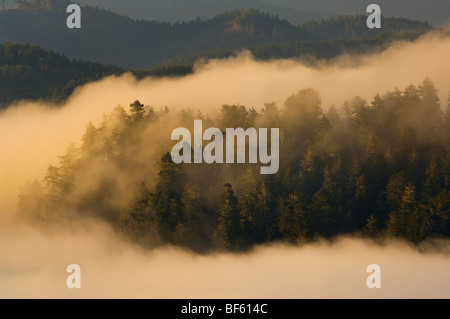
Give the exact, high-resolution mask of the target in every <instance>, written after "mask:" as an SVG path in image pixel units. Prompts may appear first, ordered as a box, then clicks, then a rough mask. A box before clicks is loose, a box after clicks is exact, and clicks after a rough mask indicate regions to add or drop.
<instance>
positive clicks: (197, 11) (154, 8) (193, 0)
mask: <svg viewBox="0 0 450 319" xmlns="http://www.w3.org/2000/svg"><path fill="white" fill-rule="evenodd" d="M76 2H77V3H79V4H80V5H84V6H92V7H96V6H97V7H99V8H103V9H107V10H111V11H113V12H116V13H120V14H123V15H126V16H128V17H130V18H133V19H141V20H158V21H169V22H176V21H191V20H194V19H196V18H197V17H199V18H200V19H209V18H213V17H214V16H216V15H217V14H220V13H222V12H225V11H233V10H236V9H242V8H255V9H258V10H260V11H262V12H269V13H271V14H274V15H279V16H280V17H281V18H286V19H287V20H288V21H289V22H290V23H292V24H300V23H304V22H306V21H310V20H313V19H321V18H328V17H331V16H333V14H322V13H318V12H314V10H310V11H304V10H301V9H292V8H289V7H282V6H279V5H277V3H276V2H274V3H272V4H268V3H265V2H264V1H261V0H126V1H125V0H77V1H76Z"/></svg>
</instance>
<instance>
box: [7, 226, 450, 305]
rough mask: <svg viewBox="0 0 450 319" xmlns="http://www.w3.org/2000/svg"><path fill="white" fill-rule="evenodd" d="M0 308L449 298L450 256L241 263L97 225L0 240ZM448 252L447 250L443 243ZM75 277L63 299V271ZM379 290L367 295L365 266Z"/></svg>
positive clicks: (403, 250) (321, 253) (320, 249)
mask: <svg viewBox="0 0 450 319" xmlns="http://www.w3.org/2000/svg"><path fill="white" fill-rule="evenodd" d="M0 240H1V243H2V245H1V246H0V256H1V259H0V287H1V288H0V298H16V297H21V298H449V297H450V287H449V285H448V282H449V281H450V272H449V271H448V269H449V267H450V255H449V254H446V255H444V254H438V253H427V254H421V253H419V252H417V250H414V249H412V248H411V247H409V246H407V245H406V244H401V243H390V244H389V245H387V246H384V247H383V246H376V245H373V244H370V243H368V242H364V241H361V240H356V239H348V238H347V239H341V240H338V241H336V242H334V243H333V244H329V243H317V244H313V245H307V246H303V247H287V246H281V245H271V246H267V247H259V248H256V249H255V250H253V251H252V252H250V253H246V254H238V255H233V254H215V255H208V256H198V255H192V254H190V253H187V252H185V251H181V250H178V249H175V248H160V249H157V250H153V251H150V252H149V251H143V250H141V249H140V248H138V247H135V246H130V245H128V244H125V243H124V242H123V241H120V240H119V239H117V237H116V236H115V234H113V233H112V231H111V230H109V229H108V228H106V227H103V226H101V225H92V224H90V225H86V224H85V225H83V228H79V229H78V230H76V231H73V230H72V231H71V232H68V233H64V234H63V233H61V232H59V233H56V234H55V233H53V234H52V235H48V234H47V235H43V234H42V233H37V232H35V231H33V230H31V229H27V228H20V229H15V230H14V232H13V233H11V232H8V231H7V230H6V231H2V232H1V234H0ZM442 244H443V245H447V247H448V242H447V243H442ZM73 263H76V264H78V265H79V266H80V267H81V289H68V288H67V287H66V279H67V276H69V273H66V267H67V266H68V265H69V264H73ZM374 263H375V264H378V265H379V266H380V267H381V288H380V289H369V288H367V286H366V279H367V277H368V276H369V275H370V274H369V273H367V272H366V268H367V266H368V265H369V264H374Z"/></svg>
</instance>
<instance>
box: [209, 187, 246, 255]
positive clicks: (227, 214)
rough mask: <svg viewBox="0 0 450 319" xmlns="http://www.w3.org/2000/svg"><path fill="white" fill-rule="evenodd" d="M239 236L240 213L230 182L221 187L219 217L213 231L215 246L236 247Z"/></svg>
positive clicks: (222, 247)
mask: <svg viewBox="0 0 450 319" xmlns="http://www.w3.org/2000/svg"><path fill="white" fill-rule="evenodd" d="M239 237H240V215H239V207H238V200H237V198H236V196H235V195H234V192H233V188H232V186H231V184H229V183H227V184H225V185H223V187H222V193H221V194H220V199H219V218H218V223H217V228H216V231H215V233H214V239H215V243H216V247H217V248H219V249H232V250H235V249H238V248H239V247H238V246H237V245H238V243H239V239H240V238H239Z"/></svg>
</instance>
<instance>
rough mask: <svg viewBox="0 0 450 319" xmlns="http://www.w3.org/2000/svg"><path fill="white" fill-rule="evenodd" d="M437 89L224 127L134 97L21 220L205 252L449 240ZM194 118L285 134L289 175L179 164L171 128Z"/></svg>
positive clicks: (315, 100) (273, 112)
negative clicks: (99, 228)
mask: <svg viewBox="0 0 450 319" xmlns="http://www.w3.org/2000/svg"><path fill="white" fill-rule="evenodd" d="M436 92H437V89H436V88H435V86H434V84H433V83H432V81H431V80H430V79H428V78H427V79H425V80H424V81H423V82H422V83H421V84H420V85H413V84H411V85H409V86H407V87H405V88H404V89H403V90H399V89H394V90H392V91H389V92H385V93H381V94H377V95H376V96H375V97H373V99H372V101H370V102H367V101H365V100H363V99H362V98H360V97H353V98H351V99H349V100H348V101H347V102H345V103H344V105H343V106H342V108H339V109H337V108H335V107H328V106H326V111H324V108H323V107H322V103H321V97H320V94H319V92H316V91H315V90H313V89H302V90H300V91H299V92H297V93H296V94H293V95H292V96H289V97H287V98H286V100H285V102H284V103H283V105H276V104H275V103H266V104H265V105H264V106H261V107H262V109H261V110H260V111H257V110H255V109H254V108H247V107H245V106H243V105H223V106H222V108H221V110H220V114H219V115H218V116H217V118H211V117H209V116H205V115H203V114H201V113H200V112H197V111H195V110H191V109H186V110H183V111H179V112H172V111H171V110H170V109H168V108H167V107H166V108H164V109H161V110H157V109H155V108H154V107H152V106H150V105H144V104H142V103H141V102H140V101H138V100H136V101H135V102H133V103H131V104H130V106H129V109H128V110H126V109H125V108H124V107H121V106H119V107H116V108H114V109H113V111H112V112H111V113H110V114H109V115H108V116H105V118H104V120H103V122H102V123H100V124H99V125H97V126H94V125H93V124H91V123H89V124H88V125H87V127H86V131H85V134H84V136H83V138H82V143H81V145H80V146H79V147H76V146H75V145H71V146H69V147H68V149H67V152H66V154H64V155H63V156H61V157H59V164H58V165H56V166H55V165H51V166H49V167H48V170H47V173H46V176H45V178H44V179H43V180H42V181H41V182H38V181H35V182H32V183H29V184H27V185H25V186H24V187H23V191H22V194H21V196H20V200H19V204H18V215H17V216H18V218H23V219H25V220H29V221H32V222H33V223H35V224H40V225H47V224H49V223H52V222H58V221H65V220H71V219H79V218H80V217H85V218H94V219H100V220H103V221H106V222H108V223H110V224H111V225H112V226H113V227H114V228H115V229H116V230H117V231H118V232H120V233H121V234H123V235H125V236H126V237H127V238H129V239H130V240H132V241H134V242H136V243H138V244H140V245H142V246H144V247H148V248H151V247H156V246H159V245H164V244H172V245H176V246H180V247H184V248H187V249H192V250H194V251H197V252H203V253H204V252H210V251H214V250H216V249H219V250H231V251H241V250H245V249H249V248H251V247H252V246H254V245H256V244H261V243H268V242H278V241H285V242H290V243H304V242H311V241H314V240H317V239H318V238H333V237H335V236H338V235H343V234H358V235H361V236H366V237H370V238H385V237H390V236H393V237H398V238H403V239H405V240H408V241H411V242H412V243H420V242H421V241H423V240H425V239H427V238H436V237H448V236H450V194H449V191H450V189H449V187H450V96H449V100H448V101H446V102H447V103H448V104H447V106H446V111H445V112H443V111H442V110H441V103H440V101H439V98H438V96H437V93H436ZM194 119H202V120H203V122H204V127H217V128H220V129H221V130H225V128H227V127H228V128H236V127H242V128H248V127H255V128H260V127H266V128H273V127H277V128H279V129H280V168H279V171H278V172H277V173H276V174H274V175H261V174H260V172H259V165H255V164H179V165H177V164H174V163H173V162H172V159H171V156H170V153H169V152H170V150H171V147H172V146H173V145H174V144H175V142H173V141H171V140H170V134H171V131H172V130H173V129H174V128H176V127H186V128H189V129H190V130H191V131H192V126H193V120H194ZM204 146H205V145H204Z"/></svg>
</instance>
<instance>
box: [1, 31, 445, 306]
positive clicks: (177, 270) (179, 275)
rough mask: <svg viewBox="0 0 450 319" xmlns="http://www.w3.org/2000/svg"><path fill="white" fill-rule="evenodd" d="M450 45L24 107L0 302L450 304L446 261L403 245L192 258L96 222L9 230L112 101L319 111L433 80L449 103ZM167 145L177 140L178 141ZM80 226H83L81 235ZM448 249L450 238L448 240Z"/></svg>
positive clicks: (128, 85)
mask: <svg viewBox="0 0 450 319" xmlns="http://www.w3.org/2000/svg"><path fill="white" fill-rule="evenodd" d="M448 56H450V40H449V39H444V38H438V37H436V36H427V37H424V38H422V39H420V40H418V41H416V42H415V43H412V44H411V43H408V44H405V43H399V44H397V45H395V46H393V47H392V48H391V49H389V50H388V51H386V52H384V53H382V54H378V55H373V56H366V57H362V58H361V57H360V58H358V60H357V61H356V59H353V58H350V57H342V58H340V59H337V60H336V61H334V62H331V63H329V64H327V65H322V67H320V68H310V67H306V66H304V65H303V64H302V63H300V62H296V61H292V60H288V61H273V62H256V61H254V60H252V59H251V57H249V56H247V55H245V54H244V55H242V56H240V57H238V58H235V59H229V60H225V61H211V62H209V63H207V64H203V65H199V66H198V67H197V69H196V72H195V73H194V74H193V75H191V76H187V77H185V78H181V79H146V80H143V81H140V82H137V81H136V80H135V79H134V78H133V77H131V76H129V75H125V76H122V77H119V78H108V79H105V80H103V81H100V82H98V83H93V84H89V85H86V86H84V87H82V88H80V89H79V90H78V91H77V92H76V93H75V94H74V96H73V97H72V98H71V99H70V100H69V101H68V102H67V104H66V105H65V106H64V107H62V108H59V109H55V108H53V109H52V108H49V107H47V106H45V105H41V104H38V103H22V104H19V105H17V106H16V107H12V108H10V109H9V110H7V111H6V112H3V113H1V114H0V136H1V138H0V149H1V151H2V155H1V156H0V181H1V185H0V297H155V298H156V297H157V298H166V297H181V298H183V297H184V298H187V297H189V298H202V297H203V298H209V297H227V298H233V297H235V298H240V297H242V298H271V297H273V298H277V297H286V298H300V297H369V298H371V297H446V298H449V297H450V287H449V286H448V284H447V283H448V282H450V280H449V279H450V278H449V277H450V272H449V270H448V269H450V267H449V266H450V254H447V255H439V254H433V253H427V254H420V253H418V252H417V251H415V250H413V249H411V248H408V247H407V246H405V245H402V244H399V243H391V244H389V245H388V246H385V247H383V248H381V247H375V246H371V245H369V244H367V243H365V242H362V241H360V240H355V239H345V240H342V241H339V242H338V243H335V244H333V245H328V244H316V245H310V246H305V247H302V248H292V247H285V246H269V247H261V248H259V249H256V250H255V251H254V252H252V253H248V254H243V255H228V254H227V255H214V256H211V255H210V256H206V257H205V256H204V257H198V256H197V257H194V256H193V255H190V254H188V253H186V252H182V251H179V250H175V249H168V248H164V249H159V250H156V251H152V252H145V251H142V250H140V249H139V248H136V247H134V246H129V245H128V244H125V243H123V242H122V241H120V240H119V239H117V236H116V235H115V234H113V233H112V232H111V231H110V230H108V229H107V228H105V227H103V226H100V225H89V226H83V227H81V226H80V227H79V229H78V230H76V231H75V230H73V231H72V232H64V233H63V232H61V233H59V234H53V235H48V234H47V235H43V234H42V233H39V232H37V231H35V230H32V229H29V228H24V227H23V226H17V225H16V226H11V225H10V224H9V220H10V219H11V217H12V216H14V213H15V207H16V205H17V196H18V194H19V191H20V186H21V185H23V184H24V183H26V182H27V181H28V180H29V181H32V180H34V179H39V180H40V179H41V178H42V177H43V174H44V173H45V170H46V167H47V166H48V165H49V164H54V163H56V160H57V155H61V154H63V153H64V151H65V149H66V147H67V146H68V144H69V143H71V142H75V143H77V142H78V141H79V140H80V138H81V135H82V133H83V131H84V129H85V126H86V124H87V123H88V122H89V121H92V122H93V123H94V124H98V123H99V121H101V119H102V116H103V114H104V113H109V112H110V111H111V110H112V108H113V107H114V106H116V105H123V106H127V105H128V104H130V103H131V102H132V101H134V100H135V99H139V100H140V101H141V102H143V103H145V104H151V105H153V106H154V107H155V108H157V109H159V108H162V107H164V106H165V105H167V106H168V107H169V109H171V110H174V109H181V108H187V107H191V108H194V109H197V108H198V109H201V110H202V111H203V112H204V113H208V112H214V111H217V110H219V108H220V106H221V105H222V104H226V103H228V104H237V103H240V104H242V105H246V106H248V107H255V108H257V109H260V108H261V107H262V106H263V103H264V102H271V101H276V102H277V103H278V105H279V106H281V105H282V103H283V102H284V100H285V99H286V98H287V97H288V96H289V95H291V94H293V93H296V92H298V90H300V89H303V88H307V87H312V88H314V89H316V90H317V91H319V92H320V94H321V95H322V98H323V107H324V108H325V109H326V108H328V107H329V106H331V105H333V104H334V105H336V106H341V105H342V103H343V102H344V101H345V100H346V99H350V98H351V97H353V96H354V95H356V94H357V95H359V96H361V97H363V98H365V99H367V100H370V99H371V98H372V97H373V96H374V95H375V94H376V93H378V92H379V93H381V94H382V93H385V92H386V91H387V90H389V89H392V88H393V87H395V86H397V87H399V88H400V89H403V88H404V87H405V86H407V85H408V84H410V83H413V84H415V85H417V84H419V83H421V82H422V81H423V79H424V78H425V77H427V76H429V77H430V78H431V79H432V80H433V82H434V83H435V85H436V87H437V88H438V89H439V90H440V92H439V94H440V97H441V102H442V104H443V105H444V104H445V100H446V95H447V92H448V90H449V89H450V83H449V74H450V60H449V59H448ZM160 138H167V139H170V136H167V137H165V136H162V137H160ZM80 229H82V231H81V230H80ZM442 245H443V246H447V247H448V242H444V243H442ZM72 263H76V264H79V265H80V266H81V267H82V289H80V290H69V289H68V288H67V287H66V285H65V283H66V277H67V275H68V274H67V273H66V272H65V269H66V267H67V265H69V264H72ZM372 263H376V264H379V265H380V266H381V269H382V288H381V289H379V290H369V289H368V288H367V287H366V278H367V275H368V274H367V273H366V272H365V271H366V267H367V265H369V264H372Z"/></svg>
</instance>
